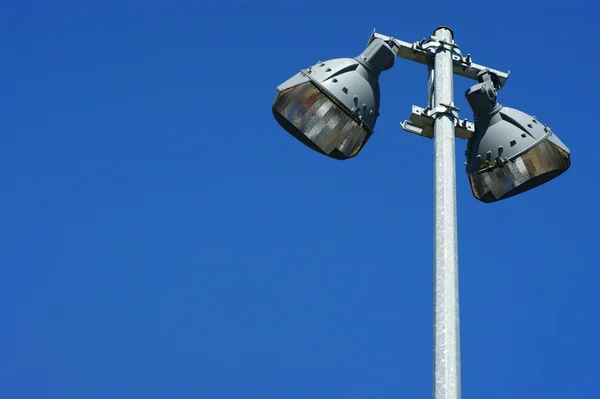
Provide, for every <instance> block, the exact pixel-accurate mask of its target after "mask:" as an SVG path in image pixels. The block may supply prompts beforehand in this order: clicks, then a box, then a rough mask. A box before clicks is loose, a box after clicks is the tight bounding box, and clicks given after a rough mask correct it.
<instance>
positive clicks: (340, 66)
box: [273, 27, 570, 399]
mask: <svg viewBox="0 0 600 399" xmlns="http://www.w3.org/2000/svg"><path fill="white" fill-rule="evenodd" d="M395 57H400V58H404V59H408V60H411V61H415V62H418V63H421V64H424V65H427V66H428V67H429V76H428V104H427V106H426V107H425V108H421V107H418V106H414V105H413V107H412V113H411V115H410V118H409V120H405V121H404V122H402V123H401V126H402V128H403V129H404V130H406V131H407V132H410V133H414V134H417V135H420V136H423V137H427V138H432V139H434V163H435V167H434V209H435V213H434V216H435V223H434V224H435V226H434V228H435V231H434V352H433V357H434V366H433V368H434V370H433V374H434V384H433V385H434V386H433V393H434V398H435V399H460V396H461V388H460V386H461V382H460V325H459V324H460V323H459V307H458V250H457V248H458V240H457V228H456V225H457V223H456V176H455V138H462V139H468V144H467V152H466V156H467V163H466V164H467V174H468V176H469V180H470V183H471V189H472V192H473V195H474V196H475V198H477V199H479V200H481V201H483V202H495V201H498V200H502V199H505V198H509V197H512V196H514V195H517V194H520V193H523V192H525V191H527V190H530V189H532V188H534V187H536V186H539V185H541V184H543V183H545V182H547V181H549V180H552V179H554V178H555V177H557V176H558V175H560V174H562V173H563V172H564V171H566V170H567V169H568V168H569V166H570V153H569V150H568V148H567V147H566V146H565V145H564V144H563V143H562V142H561V141H560V140H559V139H558V137H556V135H555V134H554V133H553V132H552V130H550V128H548V127H546V126H544V125H542V124H541V123H540V122H539V121H537V119H536V118H535V117H532V116H529V115H527V114H525V113H523V112H521V111H518V110H515V109H512V108H507V107H502V106H501V105H500V104H498V103H497V101H496V97H497V90H498V89H500V88H502V87H503V86H504V84H505V83H506V81H507V79H508V77H509V73H505V72H501V71H497V70H494V69H490V68H488V67H485V66H483V65H479V64H476V63H474V62H473V60H472V59H471V56H470V55H469V54H467V55H466V56H463V54H462V53H461V51H460V49H459V47H458V45H456V43H455V42H454V33H453V32H452V30H451V29H450V28H447V27H440V28H437V29H436V30H435V31H434V33H433V35H432V36H431V37H429V39H427V40H426V39H422V40H420V41H418V42H414V43H408V42H404V41H402V40H398V39H394V38H392V37H389V36H384V35H381V34H378V33H375V32H373V33H372V34H371V37H370V39H369V46H368V47H367V49H366V50H365V51H364V52H363V53H362V54H361V55H360V56H358V57H356V58H354V59H348V58H343V59H335V60H331V61H327V62H324V63H321V62H320V63H317V64H316V65H315V66H313V67H310V68H308V69H306V70H303V71H301V72H300V73H298V74H297V75H295V76H294V77H292V78H291V79H289V80H287V81H286V82H284V83H283V84H281V85H280V86H279V87H278V88H277V97H276V99H275V102H274V104H273V114H274V116H275V119H276V120H277V121H278V122H279V124H280V125H281V126H282V127H283V128H284V129H285V130H287V131H288V132H289V133H290V134H291V135H293V136H294V137H296V138H297V139H298V140H300V141H301V142H302V143H304V144H305V145H307V146H309V147H310V148H312V149H313V150H316V151H318V152H320V153H322V154H325V155H327V156H329V157H332V158H336V159H348V158H351V157H354V156H356V155H357V154H358V153H359V151H360V150H361V149H362V148H363V146H364V145H365V143H366V142H367V140H368V139H369V137H370V136H371V134H372V133H373V128H374V127H375V121H376V119H377V116H378V115H379V83H378V80H377V78H378V76H379V74H380V73H381V72H382V71H384V70H386V69H389V68H391V67H392V65H393V63H394V59H395ZM454 75H460V76H464V77H467V78H469V79H473V80H476V81H478V82H479V83H478V84H476V85H474V86H473V87H471V88H470V89H469V90H468V91H467V93H466V97H467V100H468V102H469V104H470V106H471V108H472V110H473V113H474V116H475V124H473V123H471V122H468V121H467V120H462V121H461V120H459V118H458V111H459V109H458V108H457V107H456V106H455V105H454V87H453V84H454V83H453V76H454Z"/></svg>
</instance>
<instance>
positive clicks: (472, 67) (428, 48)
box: [369, 31, 510, 88]
mask: <svg viewBox="0 0 600 399" xmlns="http://www.w3.org/2000/svg"><path fill="white" fill-rule="evenodd" d="M375 39H381V40H383V41H384V42H386V43H393V44H394V47H395V48H397V49H398V50H397V52H396V56H398V57H400V58H404V59H407V60H411V61H415V62H418V63H420V64H423V65H429V62H430V60H431V57H432V56H433V55H435V52H436V49H437V47H439V46H440V45H441V42H440V40H439V38H437V37H435V36H431V37H430V38H429V41H426V40H425V39H422V40H420V41H418V42H415V43H408V42H405V41H402V40H398V39H394V38H393V37H390V36H385V35H382V34H380V33H376V32H375V31H373V33H372V34H371V37H370V38H369V44H370V43H371V42H372V41H373V40H375ZM444 45H445V46H452V48H453V51H452V52H453V54H452V64H453V72H454V74H455V75H459V76H463V77H465V78H469V79H472V80H479V77H478V75H479V73H481V72H482V71H484V70H489V71H490V72H492V73H494V74H495V75H496V76H497V77H498V88H501V87H503V86H504V85H505V84H506V81H507V80H508V77H509V76H510V71H509V72H501V71H497V70H495V69H490V68H487V67H485V66H483V65H479V64H475V63H474V62H473V61H472V60H471V55H469V54H467V56H466V57H463V55H462V53H461V52H460V50H459V49H458V46H457V45H456V44H450V43H444Z"/></svg>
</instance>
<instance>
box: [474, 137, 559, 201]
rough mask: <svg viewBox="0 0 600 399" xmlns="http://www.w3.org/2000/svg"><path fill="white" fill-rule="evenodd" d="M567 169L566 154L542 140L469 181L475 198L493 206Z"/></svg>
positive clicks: (475, 175) (477, 174) (475, 174)
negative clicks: (524, 151) (512, 158)
mask: <svg viewBox="0 0 600 399" xmlns="http://www.w3.org/2000/svg"><path fill="white" fill-rule="evenodd" d="M570 165H571V159H570V155H569V153H567V152H566V151H563V150H562V149H560V148H559V147H557V146H556V145H554V144H553V143H551V142H549V141H548V140H544V141H543V142H541V143H540V144H538V145H537V146H536V147H534V148H532V149H531V150H529V151H528V152H526V153H525V154H523V155H521V156H520V157H518V158H516V159H515V160H513V161H509V162H507V163H506V164H504V165H502V166H500V167H497V168H494V169H491V170H487V171H484V172H479V173H474V174H472V175H470V176H469V181H470V183H471V190H472V191H473V195H474V196H475V198H477V199H479V200H481V201H483V202H494V201H499V200H502V199H505V198H509V197H512V196H514V195H517V194H520V193H523V192H525V191H527V190H530V189H532V188H534V187H537V186H539V185H541V184H544V183H546V182H547V181H550V180H552V179H554V178H555V177H557V176H559V175H560V174H561V173H563V172H564V171H565V170H567V169H568V168H569V166H570Z"/></svg>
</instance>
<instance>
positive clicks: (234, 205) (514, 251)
mask: <svg viewBox="0 0 600 399" xmlns="http://www.w3.org/2000/svg"><path fill="white" fill-rule="evenodd" d="M372 4H373V3H369V5H372ZM377 4H378V8H377V9H376V10H369V7H368V6H367V5H364V4H361V3H352V2H322V3H315V2H312V3H306V2H283V1H282V2H278V3H275V2H273V3H266V2H255V3H250V2H232V1H220V2H213V3H206V2H197V1H174V2H167V1H133V0H129V1H116V0H107V1H102V2H100V1H98V2H74V1H73V2H71V1H54V2H45V1H18V2H17V1H11V2H8V3H7V4H5V5H4V7H3V8H4V11H3V13H2V14H3V16H2V17H1V23H0V36H1V37H2V41H1V44H0V52H1V54H2V57H1V61H0V62H1V64H0V79H1V82H2V88H3V89H2V95H1V96H0V101H1V104H0V105H1V109H2V117H1V118H0V124H1V125H0V127H1V132H2V133H1V134H0V138H1V141H0V162H1V163H2V167H1V170H2V172H1V176H2V186H3V187H2V196H1V199H0V204H1V206H0V221H1V223H0V225H1V227H0V265H1V266H2V269H1V270H2V276H1V277H0V320H1V328H0V342H2V345H0V397H2V398H6V399H13V398H14V399H29V398H32V399H33V398H61V399H68V398H85V399H96V398H97V399H104V398H127V399H129V398H144V399H151V398H181V399H183V398H207V399H212V398H215V399H217V398H242V399H243V398H261V399H270V398H273V399H280V398H290V399H293V398H302V399H304V398H417V397H419V398H425V397H430V395H431V368H432V359H431V353H432V349H431V345H432V257H433V256H432V238H433V231H432V227H433V218H432V211H433V192H432V189H433V187H432V177H433V169H432V166H433V159H432V155H433V142H432V141H430V140H427V139H424V138H420V137H417V136H413V135H410V134H407V133H405V132H403V131H402V130H401V129H400V127H399V126H398V122H400V121H401V120H404V119H406V118H407V117H408V115H409V113H410V109H411V108H410V107H411V105H412V104H415V105H419V106H425V102H426V79H427V78H426V68H425V67H424V66H422V65H418V64H413V63H410V62H408V61H404V60H398V61H397V63H396V65H395V67H394V68H393V69H391V70H390V71H387V72H384V73H383V74H382V76H381V79H380V83H381V88H382V98H381V104H382V105H381V110H380V111H381V116H380V117H379V119H378V122H377V127H376V130H375V134H374V136H373V137H372V139H371V140H370V141H369V143H368V145H367V146H366V148H365V150H363V151H362V152H361V154H360V156H359V157H357V158H355V159H352V160H349V161H345V162H340V161H335V160H331V159H328V158H326V157H323V156H321V155H319V154H317V153H315V152H312V151H310V150H309V149H307V148H305V147H304V146H302V145H300V144H298V143H297V142H296V141H295V140H294V139H293V138H292V137H291V136H289V135H288V134H287V133H285V132H284V131H283V130H282V129H281V128H279V126H278V125H277V123H276V122H275V120H274V119H273V117H272V114H271V103H272V101H273V99H274V94H275V87H276V86H277V85H278V84H279V83H281V82H283V81H284V80H286V79H287V78H288V77H290V76H291V75H293V74H295V73H296V72H298V71H299V70H300V69H301V68H305V67H307V66H309V65H312V64H314V63H315V62H316V61H319V60H326V59H330V58H339V57H354V56H356V55H358V54H359V53H360V52H361V51H362V50H363V49H364V46H365V44H366V41H367V39H368V37H369V35H370V33H371V30H372V29H373V28H376V29H377V30H378V31H379V32H381V33H384V34H387V35H390V36H394V37H397V38H400V39H402V40H405V41H410V42H412V41H417V40H419V39H421V38H423V37H426V36H428V35H430V34H431V32H432V31H433V29H434V28H436V27H437V26H439V25H449V26H451V27H452V28H453V29H454V31H455V35H456V42H457V43H458V44H459V45H460V47H461V49H462V50H463V52H464V53H471V54H472V56H473V60H474V61H475V62H477V63H481V64H485V65H488V66H491V67H493V68H496V69H501V70H511V71H512V76H511V78H510V79H509V81H508V83H507V85H506V87H505V88H504V89H502V90H501V91H500V93H499V101H500V102H501V103H502V104H504V105H506V106H510V107H514V108H518V109H521V110H523V111H525V112H527V113H530V114H532V115H536V116H537V117H538V119H539V120H540V121H542V122H544V123H546V124H548V125H549V126H550V127H551V128H552V129H553V130H554V131H555V132H556V133H557V134H558V136H559V137H560V138H561V139H562V141H563V142H564V143H565V144H566V145H567V146H569V147H570V149H571V152H572V167H571V169H570V170H569V171H568V172H567V173H566V174H564V175H563V176H561V177H560V178H558V179H556V180H554V181H552V182H550V183H548V184H547V185H544V186H542V187H540V188H539V189H537V190H534V191H531V192H528V193H526V194H523V195H521V196H518V197H514V198H511V199H509V200H506V201H502V202H499V203H495V204H484V203H480V202H478V201H477V200H475V199H474V198H473V197H472V195H471V192H470V189H469V186H468V182H467V178H466V175H465V172H464V166H463V164H462V161H463V155H462V154H463V152H464V149H465V145H466V143H465V142H462V141H461V142H458V143H457V150H456V152H457V178H458V204H459V205H458V206H459V208H458V217H459V229H460V230H459V264H460V288H461V294H460V295H461V317H462V320H461V330H462V331H461V332H462V360H463V374H462V376H463V396H464V397H466V398H484V397H485V398H487V399H494V398H509V397H510V398H513V399H519V398H527V399H530V398H545V399H559V398H560V399H562V398H565V399H571V398H591V397H593V396H594V394H595V393H596V392H597V385H598V380H599V378H600V376H599V374H598V373H599V369H598V358H599V357H600V347H599V345H598V332H597V331H598V328H599V327H600V321H599V316H598V315H599V313H598V304H599V299H598V291H597V287H598V281H599V279H600V272H599V266H600V257H599V256H598V242H599V241H598V239H599V237H600V236H599V235H598V227H599V225H600V218H599V215H598V211H597V209H598V205H597V203H598V194H599V188H598V184H597V182H598V181H599V179H598V176H597V172H598V170H599V169H600V161H599V160H598V159H599V157H598V156H597V154H596V153H595V151H596V148H597V147H598V145H600V139H599V136H598V132H596V131H595V130H596V129H594V128H592V129H590V128H588V125H589V119H590V118H591V117H593V116H594V113H595V109H596V108H597V102H598V100H597V93H598V90H599V89H600V87H599V85H598V77H597V71H596V69H597V67H598V65H599V61H600V59H599V56H598V52H597V51H596V48H597V45H596V44H595V43H596V42H597V41H596V40H595V39H593V35H594V34H595V33H596V31H595V29H594V28H595V26H596V24H597V18H595V16H597V15H598V14H599V12H600V9H599V6H598V4H597V3H595V2H593V1H591V0H590V1H587V2H584V1H571V2H568V3H567V2H564V3H563V4H562V5H545V6H543V7H540V6H541V4H542V3H541V2H540V3H539V5H538V4H537V3H536V2H527V1H523V2H521V4H520V5H519V3H517V2H510V1H509V2H500V3H499V2H490V3H489V4H488V3H484V2H479V3H475V2H470V3H469V2H462V3H460V2H459V3H456V4H454V3H449V2H439V3H432V4H433V6H431V7H426V6H425V5H423V4H421V3H419V4H417V3H415V4H414V5H411V4H405V3H402V2H397V1H395V2H388V3H386V2H380V3H377ZM470 84H471V82H470V81H467V80H465V79H463V78H456V81H455V88H456V94H455V101H456V103H457V105H458V106H459V107H461V108H462V113H461V117H469V118H470V119H472V116H471V115H470V112H469V107H468V105H467V103H466V100H465V98H464V96H463V93H464V91H465V90H466V89H467V88H468V87H469V85H470Z"/></svg>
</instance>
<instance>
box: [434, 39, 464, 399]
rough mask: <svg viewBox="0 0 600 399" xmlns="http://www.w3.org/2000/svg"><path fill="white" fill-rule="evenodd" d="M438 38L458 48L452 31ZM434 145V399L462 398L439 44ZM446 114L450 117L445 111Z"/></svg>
mask: <svg viewBox="0 0 600 399" xmlns="http://www.w3.org/2000/svg"><path fill="white" fill-rule="evenodd" d="M434 36H435V37H436V38H437V39H439V40H440V41H442V42H444V41H445V42H446V43H448V44H453V43H454V40H453V33H452V31H451V30H450V29H449V28H445V27H440V28H438V29H437V30H436V31H435V33H434ZM432 67H433V73H434V81H433V84H434V90H433V92H434V99H433V101H434V104H433V109H434V111H437V114H436V116H435V122H434V145H435V150H434V151H435V180H434V192H435V199H434V206H435V239H434V247H435V248H434V251H435V255H434V337H433V339H434V353H433V356H434V371H433V374H434V376H433V377H434V381H433V397H434V399H460V397H461V393H460V391H461V388H460V326H459V310H458V248H457V247H458V242H457V223H456V170H455V167H456V165H455V154H454V142H455V137H454V117H453V116H452V114H451V113H450V112H452V109H451V108H450V107H451V106H452V105H453V101H454V98H453V97H454V93H453V92H454V87H453V77H454V76H453V64H452V49H451V47H450V46H449V45H443V44H440V46H439V47H438V48H437V51H436V54H435V56H434V59H433V65H432ZM442 109H445V111H446V112H442V111H440V110H442Z"/></svg>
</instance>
